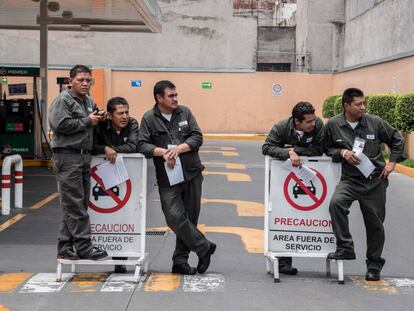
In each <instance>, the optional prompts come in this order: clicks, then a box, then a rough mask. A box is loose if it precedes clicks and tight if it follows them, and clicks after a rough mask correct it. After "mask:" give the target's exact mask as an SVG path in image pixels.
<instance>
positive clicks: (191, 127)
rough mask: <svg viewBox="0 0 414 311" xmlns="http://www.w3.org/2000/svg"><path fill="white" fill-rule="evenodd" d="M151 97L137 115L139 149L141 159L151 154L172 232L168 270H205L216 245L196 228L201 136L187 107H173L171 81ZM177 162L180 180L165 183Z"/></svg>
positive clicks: (161, 84) (161, 83) (174, 97)
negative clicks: (193, 260)
mask: <svg viewBox="0 0 414 311" xmlns="http://www.w3.org/2000/svg"><path fill="white" fill-rule="evenodd" d="M154 99H155V101H156V103H155V105H154V107H153V108H152V109H151V110H149V111H147V112H146V113H145V114H144V116H143V117H142V121H141V128H140V131H139V148H138V149H139V151H140V152H141V153H143V154H144V155H145V156H146V157H148V158H150V157H153V158H154V164H155V171H156V175H157V182H158V190H159V194H160V199H161V207H162V211H163V213H164V215H165V219H166V221H167V224H168V226H169V227H170V228H171V230H172V231H174V233H175V234H176V235H177V239H176V246H175V251H174V255H173V258H172V260H173V267H172V272H173V273H180V274H190V275H192V274H195V273H196V272H197V271H198V273H204V272H205V271H206V270H207V269H208V267H209V265H210V258H211V255H213V253H214V251H215V250H216V245H215V244H214V243H212V242H210V241H209V240H207V238H206V237H205V236H204V234H203V233H202V232H201V231H200V230H199V229H198V228H197V222H198V216H199V214H200V207H201V185H202V182H203V176H202V174H201V172H202V171H203V169H204V166H203V165H202V164H201V161H200V157H199V154H198V150H199V148H200V147H201V145H202V143H203V134H202V133H201V130H200V128H199V127H198V125H197V121H196V119H195V118H194V116H193V114H192V113H191V111H190V109H188V108H187V107H185V106H181V105H178V101H177V91H176V87H175V85H174V84H173V83H171V82H170V81H159V82H157V83H156V84H155V86H154ZM178 161H179V162H178ZM177 163H178V164H177ZM180 163H181V168H182V173H183V177H184V180H183V181H182V182H180V183H177V184H173V185H170V180H169V177H168V175H167V171H166V169H167V168H168V169H170V170H172V169H174V168H175V167H176V165H179V164H180ZM166 167H167V168H166ZM177 168H179V166H177ZM178 180H181V178H180V179H178ZM178 180H177V182H178ZM190 251H194V252H196V254H197V256H198V258H199V261H198V265H197V269H195V268H193V267H191V266H190V265H189V264H188V255H189V253H190Z"/></svg>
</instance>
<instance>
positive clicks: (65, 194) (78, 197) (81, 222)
mask: <svg viewBox="0 0 414 311" xmlns="http://www.w3.org/2000/svg"><path fill="white" fill-rule="evenodd" d="M91 74H92V73H91V70H90V69H89V68H88V67H86V66H83V65H76V66H74V67H73V68H72V69H71V70H70V86H71V88H70V89H67V90H64V91H63V92H62V93H60V94H59V95H58V97H56V98H55V100H54V101H53V103H52V106H51V107H50V110H49V115H48V118H49V125H50V128H51V130H52V131H53V140H52V142H51V145H52V151H53V168H54V171H55V175H56V179H57V183H58V191H59V198H60V205H61V207H62V212H63V217H62V221H61V224H60V226H59V234H58V240H59V242H58V247H57V248H58V254H57V257H58V258H61V259H72V260H76V259H79V258H80V259H93V260H96V259H101V258H104V257H106V256H108V254H107V253H106V252H105V251H103V250H100V249H98V248H97V247H94V246H93V245H92V241H91V225H90V221H89V215H88V211H87V209H88V203H89V195H90V162H91V155H90V152H91V150H92V143H93V127H94V126H96V125H97V124H98V122H100V121H102V120H103V119H104V114H103V112H102V113H101V112H99V111H98V109H97V106H96V104H95V102H94V101H93V100H92V98H91V97H90V96H89V95H88V94H89V90H90V88H91V83H92V75H91Z"/></svg>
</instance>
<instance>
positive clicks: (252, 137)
mask: <svg viewBox="0 0 414 311" xmlns="http://www.w3.org/2000/svg"><path fill="white" fill-rule="evenodd" d="M203 137H204V139H205V140H215V139H217V140H262V141H263V140H265V139H266V137H267V136H266V135H261V134H204V135H203Z"/></svg>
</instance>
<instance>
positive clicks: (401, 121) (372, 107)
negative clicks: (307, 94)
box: [322, 93, 414, 133]
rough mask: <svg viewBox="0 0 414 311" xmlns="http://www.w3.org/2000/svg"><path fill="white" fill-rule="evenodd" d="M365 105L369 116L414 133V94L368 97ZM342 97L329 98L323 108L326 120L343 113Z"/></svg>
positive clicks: (333, 96)
mask: <svg viewBox="0 0 414 311" xmlns="http://www.w3.org/2000/svg"><path fill="white" fill-rule="evenodd" d="M365 104H366V107H367V112H368V113H369V114H373V115H377V116H379V117H380V118H382V119H384V120H385V121H387V122H388V123H390V124H391V125H392V126H394V127H396V128H397V129H399V130H401V131H404V132H407V133H409V132H413V131H414V93H408V94H402V95H395V94H384V95H367V96H365ZM342 111H343V110H342V96H341V95H332V96H328V97H327V98H326V99H325V101H324V103H323V106H322V115H323V116H324V117H325V118H332V117H333V116H335V115H337V114H340V113H342Z"/></svg>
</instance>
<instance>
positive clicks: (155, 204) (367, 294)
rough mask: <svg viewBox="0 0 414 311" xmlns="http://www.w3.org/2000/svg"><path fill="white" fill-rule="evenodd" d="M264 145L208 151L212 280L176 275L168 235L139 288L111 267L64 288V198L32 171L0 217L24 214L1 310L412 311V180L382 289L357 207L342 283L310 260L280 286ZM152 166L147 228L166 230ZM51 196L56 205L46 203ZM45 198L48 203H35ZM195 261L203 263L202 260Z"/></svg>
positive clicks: (7, 238) (9, 239) (395, 201)
mask: <svg viewBox="0 0 414 311" xmlns="http://www.w3.org/2000/svg"><path fill="white" fill-rule="evenodd" d="M261 144H262V142H261V141H223V140H220V141H219V140H209V141H207V142H206V143H205V144H204V146H203V149H202V151H203V152H202V153H201V156H202V161H203V162H204V163H206V174H205V181H204V185H203V198H204V199H203V208H202V212H201V217H200V221H199V223H200V224H201V226H200V227H201V229H202V230H203V231H205V232H206V234H207V235H208V237H209V239H211V240H212V241H214V242H216V243H217V245H218V249H217V251H216V253H215V254H214V255H213V257H212V264H211V267H210V269H209V270H208V274H207V275H205V276H195V277H182V276H177V275H173V274H170V270H171V255H172V251H173V246H174V240H175V236H174V234H173V233H171V232H169V231H168V230H167V232H166V234H165V235H164V236H148V237H147V251H148V252H149V254H150V266H149V273H148V275H147V276H146V279H145V280H142V281H141V282H140V283H139V284H138V285H134V284H132V283H131V282H128V280H127V278H125V277H124V278H122V276H121V281H119V282H118V283H116V282H117V276H114V275H111V272H112V271H111V268H109V267H102V266H96V267H95V266H93V267H91V266H85V267H81V268H80V273H77V274H76V275H73V276H72V275H70V276H69V278H68V281H67V282H66V283H64V284H55V283H54V282H53V273H54V272H55V271H56V231H57V226H58V221H59V218H60V210H59V208H58V199H57V198H55V197H53V195H54V194H55V193H56V184H55V181H54V177H53V174H52V172H51V170H48V169H47V168H27V169H25V177H24V179H25V185H24V208H23V209H22V210H16V209H12V214H11V215H10V216H7V217H6V216H0V225H2V224H5V223H7V221H9V220H10V219H13V217H15V216H16V215H18V214H24V215H25V216H24V217H23V218H21V219H20V220H18V221H17V222H15V223H14V224H12V225H10V226H8V227H6V228H3V229H2V231H0V310H13V311H19V310H42V311H43V310H74V309H77V310H137V309H139V310H182V309H183V308H187V309H189V308H197V309H198V310H214V309H217V310H223V309H227V310H274V309H279V308H280V309H284V310H298V309H302V310H387V309H393V310H411V309H412V307H411V305H412V303H413V302H414V267H413V258H414V250H413V249H411V244H412V241H411V239H412V238H411V237H412V234H413V232H414V224H413V216H412V215H413V212H412V207H413V203H412V202H414V191H412V190H413V189H414V179H412V178H409V177H407V176H405V175H401V174H398V173H394V174H392V176H391V177H390V187H389V189H388V204H387V217H386V222H385V226H386V244H385V249H384V254H383V255H384V257H385V258H386V260H387V263H386V265H385V267H384V270H383V273H382V276H383V280H382V281H381V282H365V281H364V280H363V275H364V274H365V262H364V260H365V258H364V252H365V243H366V242H365V229H364V225H363V222H362V215H361V212H360V211H359V208H358V205H357V204H355V206H354V207H353V208H352V211H351V214H350V224H351V232H352V234H353V236H354V239H355V244H356V253H357V260H355V261H350V262H346V263H345V275H346V279H345V281H346V284H345V285H344V286H340V285H338V284H337V282H336V279H335V274H334V275H333V276H332V277H326V276H325V273H324V269H325V262H324V260H322V259H304V258H302V259H294V264H295V266H296V267H297V268H298V269H299V274H298V275H296V276H293V277H292V276H283V275H282V276H281V280H282V282H281V283H279V284H274V283H273V278H272V276H270V275H267V274H266V272H265V265H264V258H263V254H262V253H261V251H262V247H263V240H262V237H263V216H262V215H261V213H260V208H261V206H262V204H263V196H264V195H263V192H264V190H263V189H264V158H263V156H262V155H261ZM226 152H227V154H226ZM229 152H230V155H229V154H228V153H229ZM149 163H150V164H149V170H148V173H149V175H148V202H147V227H148V228H158V229H166V228H165V226H166V225H165V221H164V216H163V214H162V212H161V209H160V202H159V197H158V189H157V187H156V186H155V185H154V184H155V174H154V170H153V166H152V163H151V161H150V162H149ZM229 164H233V165H229ZM235 164H238V165H235ZM246 175H247V176H248V178H246ZM46 198H49V199H50V201H49V202H48V201H47V200H46V201H43V200H44V199H46ZM41 201H43V204H42V203H41V204H37V205H36V203H39V202H41ZM33 206H35V207H38V208H36V209H33V208H31V207H33ZM0 230H1V229H0ZM190 262H191V264H193V265H196V264H197V258H196V256H194V255H193V256H192V257H191V259H190ZM66 272H68V271H66ZM333 272H334V270H333ZM131 273H132V270H130V274H131ZM36 278H37V279H36ZM36 280H40V281H36ZM111 282H112V283H111ZM114 284H117V286H115V285H114ZM114 288H117V290H118V291H115V290H114ZM52 289H53V291H52ZM41 290H43V291H47V290H49V292H41Z"/></svg>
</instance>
